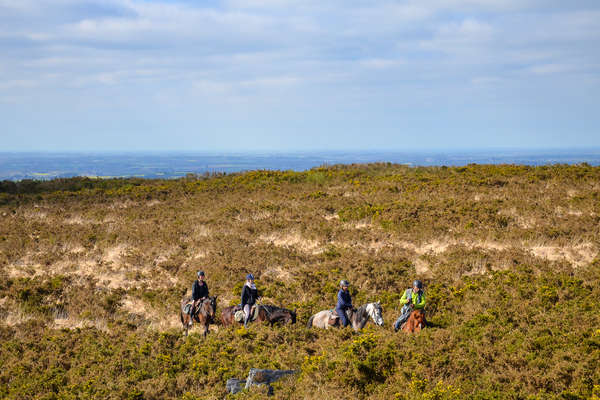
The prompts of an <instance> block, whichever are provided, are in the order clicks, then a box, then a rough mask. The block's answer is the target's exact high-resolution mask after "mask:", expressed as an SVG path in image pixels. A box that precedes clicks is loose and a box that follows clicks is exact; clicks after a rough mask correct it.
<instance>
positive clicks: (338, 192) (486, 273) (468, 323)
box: [0, 164, 600, 399]
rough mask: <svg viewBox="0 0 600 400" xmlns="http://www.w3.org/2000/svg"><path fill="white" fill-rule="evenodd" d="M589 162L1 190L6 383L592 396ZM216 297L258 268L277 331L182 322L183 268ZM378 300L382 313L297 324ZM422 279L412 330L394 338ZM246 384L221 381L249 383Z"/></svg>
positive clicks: (42, 389)
mask: <svg viewBox="0 0 600 400" xmlns="http://www.w3.org/2000/svg"><path fill="white" fill-rule="evenodd" d="M599 251H600V168H598V167H590V166H588V165H579V166H548V167H536V168H534V167H525V166H513V165H504V166H478V165H471V166H468V167H461V168H444V167H441V168H409V167H406V166H400V165H391V164H371V165H353V166H333V167H327V168H318V169H314V170H311V171H307V172H271V171H254V172H247V173H243V174H234V175H226V176H206V177H204V176H189V177H187V178H185V179H180V180H140V179H116V180H91V179H83V178H75V179H67V180H53V181H49V182H35V181H23V182H20V183H12V182H2V183H0V346H1V348H0V365H2V368H1V369H0V398H8V399H34V398H36V399H38V398H39V399H92V398H102V399H107V398H108V399H121V398H129V399H163V398H178V399H206V398H208V399H222V398H224V397H225V389H224V388H225V381H226V380H227V379H228V378H230V377H238V378H243V377H245V376H246V375H247V373H248V369H249V368H251V367H257V368H283V369H298V370H300V373H299V374H297V375H296V376H294V377H292V378H289V379H286V380H283V381H281V382H278V383H277V384H276V385H275V386H276V388H275V396H276V398H289V399H301V398H319V399H326V398H341V397H346V398H373V399H394V398H396V399H459V398H461V399H462V398H471V399H504V398H512V399H598V398H599V397H600V386H599V385H600V367H599V365H600V256H599ZM198 269H203V270H205V271H206V273H207V278H208V283H209V287H210V289H211V293H212V294H218V295H219V306H218V309H217V311H219V309H220V308H222V307H224V306H227V305H230V304H235V303H237V302H238V298H239V293H240V290H241V286H242V283H243V279H244V276H245V275H246V273H248V272H253V273H254V274H255V275H256V276H257V278H258V279H257V286H258V287H259V289H261V290H262V292H263V294H264V297H265V302H268V303H274V304H277V305H281V306H285V307H288V308H297V309H298V312H299V314H298V317H299V323H298V324H297V325H295V326H292V327H277V328H274V329H269V328H268V327H263V326H257V325H254V326H252V327H251V329H250V330H249V331H246V330H243V329H224V328H222V327H221V326H220V325H217V326H213V327H212V328H211V332H210V335H209V337H208V338H207V339H206V340H205V339H203V338H202V337H201V336H200V335H199V333H198V332H199V330H196V329H193V330H192V333H191V335H190V336H189V337H188V338H187V339H185V338H183V337H182V336H181V330H180V325H179V320H178V315H177V311H178V304H179V300H180V299H181V297H182V295H183V294H184V293H186V292H187V293H189V292H190V290H191V284H192V281H193V279H194V277H195V271H196V270H198ZM342 278H346V279H348V280H350V282H351V283H352V287H351V291H352V293H353V296H354V302H355V304H362V303H365V302H367V301H377V300H379V301H381V302H382V305H383V307H384V318H385V326H384V327H383V328H379V327H375V326H374V325H373V324H369V325H367V326H368V328H367V329H366V330H364V331H363V332H362V333H360V334H357V333H354V332H351V331H350V330H331V331H320V330H315V329H310V330H309V329H307V328H306V327H305V323H306V321H307V319H308V317H309V316H310V315H311V314H312V313H314V312H316V311H319V310H322V309H326V308H331V307H332V306H333V305H334V301H335V294H336V290H337V283H338V282H339V280H340V279H342ZM415 278H420V279H422V280H423V281H424V282H425V284H426V293H427V296H428V305H427V315H428V319H429V320H430V321H431V322H432V324H433V325H434V326H433V327H431V328H429V329H427V330H425V331H423V332H422V333H420V334H417V335H413V336H407V335H405V334H402V333H394V332H393V328H392V323H393V321H394V320H395V318H396V317H397V316H398V315H399V310H400V305H399V298H400V296H401V294H402V292H403V290H404V289H405V288H407V287H408V285H409V284H410V282H412V280H413V279H415ZM264 394H265V391H264V390H261V389H254V390H252V391H250V392H248V393H242V394H239V395H237V396H236V398H240V399H251V398H262V397H263V396H264Z"/></svg>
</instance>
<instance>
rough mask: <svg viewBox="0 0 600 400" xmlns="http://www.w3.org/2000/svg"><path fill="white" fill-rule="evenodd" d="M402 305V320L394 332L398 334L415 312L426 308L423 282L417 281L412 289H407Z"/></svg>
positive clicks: (397, 323) (400, 319)
mask: <svg viewBox="0 0 600 400" xmlns="http://www.w3.org/2000/svg"><path fill="white" fill-rule="evenodd" d="M400 303H401V304H403V306H402V310H401V315H400V318H398V319H397V320H396V323H395V324H394V330H395V331H396V332H397V331H398V330H399V329H401V328H402V325H403V324H404V323H405V322H406V320H407V319H408V317H410V314H411V313H412V312H413V310H422V309H423V308H425V292H423V282H421V281H420V280H418V279H417V280H415V281H414V282H413V285H412V288H409V289H406V291H405V292H404V294H403V295H402V298H401V299H400Z"/></svg>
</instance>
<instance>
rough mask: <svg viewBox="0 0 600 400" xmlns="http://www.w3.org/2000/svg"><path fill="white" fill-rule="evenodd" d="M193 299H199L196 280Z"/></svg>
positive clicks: (193, 287)
mask: <svg viewBox="0 0 600 400" xmlns="http://www.w3.org/2000/svg"><path fill="white" fill-rule="evenodd" d="M192 299H194V300H196V299H198V283H197V282H196V281H194V285H193V286H192Z"/></svg>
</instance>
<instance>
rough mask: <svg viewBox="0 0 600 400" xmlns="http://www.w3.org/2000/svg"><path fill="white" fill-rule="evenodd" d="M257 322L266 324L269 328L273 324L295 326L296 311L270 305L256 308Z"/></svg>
mask: <svg viewBox="0 0 600 400" xmlns="http://www.w3.org/2000/svg"><path fill="white" fill-rule="evenodd" d="M258 307H259V309H258V316H257V318H256V319H257V321H259V322H268V323H269V324H270V325H271V326H273V324H275V323H282V324H295V323H296V310H294V311H292V310H288V309H287V308H282V307H276V306H271V305H260V306H258Z"/></svg>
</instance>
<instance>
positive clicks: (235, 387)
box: [225, 378, 246, 394]
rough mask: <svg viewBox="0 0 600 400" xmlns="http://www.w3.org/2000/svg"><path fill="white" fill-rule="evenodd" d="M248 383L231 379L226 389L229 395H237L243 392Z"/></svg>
mask: <svg viewBox="0 0 600 400" xmlns="http://www.w3.org/2000/svg"><path fill="white" fill-rule="evenodd" d="M245 384H246V381H244V380H242V379H235V378H230V379H227V383H226V384H225V388H226V389H227V393H230V394H236V393H238V392H241V391H242V389H244V385H245Z"/></svg>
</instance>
